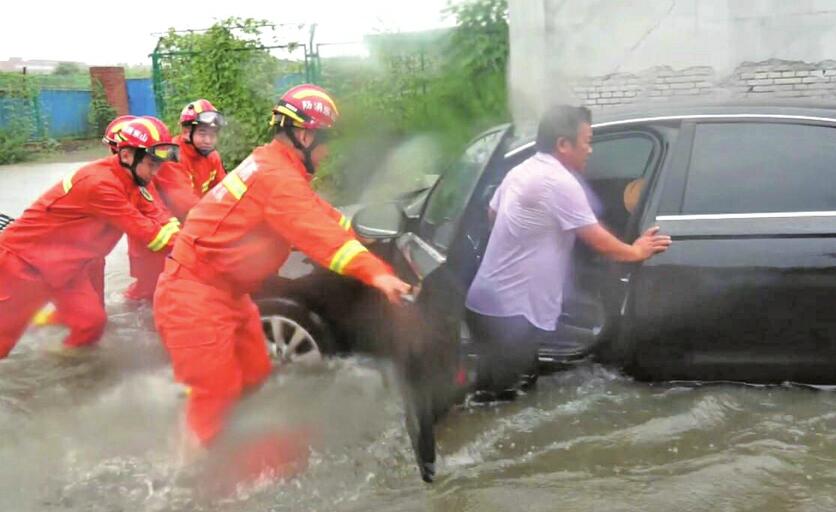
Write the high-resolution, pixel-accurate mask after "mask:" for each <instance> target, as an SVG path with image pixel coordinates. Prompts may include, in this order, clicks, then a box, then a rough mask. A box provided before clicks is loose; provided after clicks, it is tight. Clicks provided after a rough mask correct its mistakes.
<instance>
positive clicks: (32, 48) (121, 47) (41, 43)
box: [0, 0, 451, 65]
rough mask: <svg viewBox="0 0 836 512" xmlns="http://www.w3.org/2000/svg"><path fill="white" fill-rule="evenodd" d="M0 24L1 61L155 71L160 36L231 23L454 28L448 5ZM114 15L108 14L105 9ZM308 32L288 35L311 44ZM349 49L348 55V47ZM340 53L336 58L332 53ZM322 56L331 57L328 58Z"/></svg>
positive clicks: (303, 2) (279, 3)
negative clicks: (126, 66) (17, 59)
mask: <svg viewBox="0 0 836 512" xmlns="http://www.w3.org/2000/svg"><path fill="white" fill-rule="evenodd" d="M9 2H13V3H14V7H11V6H10V5H9V4H8V3H7V5H6V9H4V11H5V12H4V13H3V16H1V17H0V60H5V59H8V58H10V57H21V58H23V59H49V60H68V61H80V62H85V63H87V64H91V65H111V64H118V63H127V64H131V65H133V64H146V65H147V64H149V63H150V59H149V58H148V54H149V53H151V51H152V50H153V49H154V45H155V43H156V40H157V38H158V37H159V36H158V35H153V34H154V33H159V32H164V31H166V30H167V29H168V28H169V27H175V28H177V29H201V28H206V27H208V26H210V25H211V24H212V23H213V22H214V21H215V20H217V19H223V18H226V17H229V16H238V17H243V18H246V17H251V18H259V19H267V20H270V21H272V22H275V23H291V24H309V23H314V22H315V23H317V25H318V27H317V32H316V34H317V36H316V42H319V43H326V42H352V41H361V40H362V37H363V35H364V34H369V33H376V32H381V31H385V32H397V31H414V30H424V29H429V28H436V27H440V26H445V25H450V23H451V22H450V21H449V20H448V21H446V22H444V21H443V20H442V14H441V11H442V10H443V9H444V7H445V6H446V5H447V3H448V0H293V1H291V0H226V1H204V2H194V1H185V0H168V1H163V0H143V1H137V2H113V1H111V2H108V1H104V2H103V1H91V0H75V1H55V0H50V1H45V0H22V1H21V0H9ZM108 4H110V5H112V6H113V8H111V9H106V8H105V7H104V6H105V5H108ZM135 8H140V9H141V10H135ZM306 34H307V29H303V30H298V29H297V28H295V27H285V28H284V29H282V34H281V36H283V39H285V40H287V39H300V40H301V41H302V42H306V41H307V35H306ZM344 48H347V47H344ZM330 51H334V50H330ZM323 55H326V53H325V51H323Z"/></svg>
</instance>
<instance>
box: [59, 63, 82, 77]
mask: <svg viewBox="0 0 836 512" xmlns="http://www.w3.org/2000/svg"><path fill="white" fill-rule="evenodd" d="M86 72H87V70H86V69H85V68H84V67H83V66H81V65H80V64H76V63H75V62H59V63H58V65H57V66H55V69H53V70H52V74H53V75H82V74H85V73H86Z"/></svg>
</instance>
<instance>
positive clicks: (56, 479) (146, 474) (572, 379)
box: [0, 164, 836, 512]
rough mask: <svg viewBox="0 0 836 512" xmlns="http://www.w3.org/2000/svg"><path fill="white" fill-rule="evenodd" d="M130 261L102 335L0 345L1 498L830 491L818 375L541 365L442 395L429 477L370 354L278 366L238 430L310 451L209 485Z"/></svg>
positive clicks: (109, 500) (302, 501)
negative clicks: (497, 388)
mask: <svg viewBox="0 0 836 512" xmlns="http://www.w3.org/2000/svg"><path fill="white" fill-rule="evenodd" d="M74 167H75V165H73V164H40V165H35V166H17V167H5V168H0V211H5V212H7V213H10V214H13V215H17V214H19V213H20V211H21V210H22V209H23V207H24V206H26V204H28V203H29V202H31V200H32V199H34V198H35V196H36V195H37V194H38V193H39V192H40V191H41V190H43V189H44V188H45V187H46V186H47V185H48V184H50V183H51V182H52V181H53V180H55V179H58V178H60V177H61V176H62V175H63V174H64V173H65V172H67V171H69V170H71V169H72V168H74ZM126 261H127V258H126V255H125V249H124V246H123V245H120V246H119V248H118V249H117V250H116V251H115V252H114V254H113V255H111V257H110V258H109V259H108V270H107V303H108V313H109V318H110V322H109V326H108V329H107V331H106V334H105V336H104V339H103V340H102V343H101V347H100V348H99V349H98V350H96V351H95V352H93V353H91V354H88V355H85V356H84V357H81V358H77V359H66V358H61V357H57V356H55V355H53V354H52V353H50V352H49V351H48V348H49V347H50V346H54V345H56V344H58V343H59V342H60V339H61V337H62V334H63V331H62V329H61V328H59V327H49V328H40V329H30V330H29V331H28V332H27V333H26V334H25V336H24V337H23V339H22V340H21V342H20V343H19V344H18V346H17V347H16V348H15V350H14V351H13V353H12V355H11V356H10V357H9V358H7V359H6V360H3V361H0V510H3V511H7V510H8V511H29V510H45V511H50V510H56V511H59V510H66V511H82V510H83V511H118V510H124V511H168V510H172V511H192V510H207V511H208V510H212V511H214V510H221V511H265V510H276V511H284V510H288V511H290V510H293V511H296V510H321V511H331V510H346V511H368V510H391V511H396V510H397V511H404V510H406V511H411V510H416V511H418V510H432V511H436V510H437V511H448V510H453V511H505V510H514V511H518V510H532V511H541V510H542V511H552V510H567V511H625V512H626V511H637V512H638V511H642V512H644V511H670V510H677V511H681V512H686V511H687V512H691V511H693V512H697V511H712V512H714V511H749V510H752V511H758V512H772V511H803V512H806V511H830V510H834V509H836V469H835V468H836V465H834V462H835V461H836V412H834V409H836V407H835V406H836V395H834V394H833V393H832V392H830V391H826V390H825V391H822V390H809V389H800V388H793V387H743V386H719V385H713V386H704V387H694V386H687V387H686V386H675V385H658V386H649V385H646V384H640V383H634V382H632V381H631V380H629V379H628V378H625V377H624V376H622V375H619V374H618V373H616V372H614V371H612V370H609V369H605V368H602V367H599V366H594V365H590V366H585V367H581V368H577V369H575V370H572V371H568V372H565V373H561V374H558V375H554V376H552V377H548V378H545V379H541V381H540V383H539V384H538V387H537V389H536V391H535V392H533V393H531V394H529V395H528V396H525V397H523V398H522V399H520V400H519V401H517V402H516V403H513V404H509V405H506V406H503V407H490V406H488V407H474V408H469V409H460V410H457V411H454V412H453V413H452V414H451V415H450V417H448V418H447V419H446V421H445V422H444V424H443V425H442V426H441V428H440V435H439V438H440V456H441V461H440V464H439V473H440V477H439V479H438V481H437V482H436V483H435V484H433V485H432V486H427V485H425V484H423V483H421V482H420V480H419V478H418V476H417V472H416V470H415V468H414V465H413V463H412V459H411V453H410V451H409V449H408V440H407V439H406V436H405V434H404V430H403V428H402V426H401V421H402V420H401V414H402V413H401V408H400V404H399V401H398V395H397V393H396V390H395V389H394V387H393V386H392V385H391V379H390V378H388V375H389V373H390V372H389V371H388V370H387V368H386V367H385V365H382V363H379V362H376V361H372V360H368V359H364V358H350V359H346V360H339V361H333V362H330V363H329V364H327V365H325V366H323V367H321V368H317V369H303V368H291V369H283V370H279V371H277V372H276V373H275V374H274V375H273V377H272V378H271V379H270V381H269V382H268V383H267V384H266V385H265V387H264V388H262V389H261V390H260V391H259V392H258V393H257V394H254V395H253V396H251V397H250V398H249V399H248V400H247V401H246V402H245V403H244V404H243V405H242V407H241V408H240V409H239V410H238V411H237V414H236V415H235V418H234V421H233V425H232V430H233V431H235V432H239V433H241V435H246V434H247V433H248V432H253V431H257V430H258V428H259V427H265V426H267V427H269V428H280V429H286V430H287V431H294V432H295V431H300V430H301V431H305V432H308V433H311V434H312V436H313V437H315V438H316V439H317V441H316V443H315V445H314V448H313V451H312V453H311V458H310V461H309V467H308V469H307V470H306V471H305V472H303V473H302V474H301V475H299V476H297V477H294V478H290V479H286V480H277V479H270V478H264V479H261V480H260V481H254V482H253V481H251V482H248V483H246V484H242V485H238V486H237V487H235V486H233V487H229V486H225V487H224V488H223V490H222V491H219V489H218V486H216V485H214V484H215V483H216V482H214V481H213V479H212V477H211V475H213V474H214V473H212V472H211V471H208V470H207V468H212V467H214V468H217V467H222V468H223V466H224V464H223V461H217V460H214V461H213V460H212V459H211V458H209V459H208V460H207V459H197V460H196V461H195V460H193V461H191V462H190V463H187V462H185V461H184V458H183V457H184V454H183V451H182V450H181V449H180V447H181V445H182V443H181V437H180V431H181V430H180V421H181V418H180V413H181V408H182V405H183V400H184V398H183V395H182V392H181V390H180V389H179V388H178V387H177V386H176V385H174V384H173V382H172V379H171V373H170V369H169V366H168V364H167V361H166V357H165V354H164V352H163V350H162V349H161V347H160V344H159V341H158V338H157V335H156V333H155V332H154V331H153V322H152V320H151V313H150V310H149V309H148V308H147V307H137V306H134V305H131V304H127V303H125V302H124V301H123V300H122V299H121V295H120V292H121V290H122V289H124V287H125V286H126V285H127V283H128V281H129V279H128V277H127V263H126ZM221 473H223V472H221ZM207 475H209V476H207Z"/></svg>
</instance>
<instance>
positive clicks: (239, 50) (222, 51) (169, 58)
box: [157, 18, 301, 168]
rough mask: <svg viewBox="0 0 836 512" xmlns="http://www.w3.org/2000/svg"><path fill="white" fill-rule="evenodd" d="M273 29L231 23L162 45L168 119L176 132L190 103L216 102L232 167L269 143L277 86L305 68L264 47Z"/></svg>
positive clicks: (251, 22) (170, 36) (166, 39)
mask: <svg viewBox="0 0 836 512" xmlns="http://www.w3.org/2000/svg"><path fill="white" fill-rule="evenodd" d="M269 28H270V25H269V23H268V22H266V21H262V20H255V19H251V18H247V19H241V18H228V19H225V20H222V21H219V22H217V23H215V24H214V25H213V26H212V27H211V28H209V29H208V30H206V31H205V32H188V33H185V34H183V33H178V32H176V31H175V30H174V29H171V30H169V32H168V33H167V34H166V35H165V36H163V37H162V38H161V39H160V43H159V45H158V50H157V53H158V55H159V56H160V59H161V72H162V82H163V96H164V100H165V111H164V112H162V117H163V119H164V120H165V121H166V122H167V123H168V124H169V126H171V127H175V126H177V119H178V117H179V114H180V110H181V109H182V108H183V107H184V106H185V105H186V104H188V103H189V102H190V101H193V100H195V99H197V98H206V99H207V100H209V101H211V102H212V103H213V104H214V105H215V106H216V107H217V108H218V110H220V111H221V112H223V113H224V115H225V117H226V118H227V121H228V122H229V124H228V126H227V127H226V128H225V129H224V132H223V134H222V135H221V139H220V143H219V152H220V154H221V156H222V157H223V159H224V165H225V166H226V167H227V168H233V167H235V166H236V165H238V163H239V162H240V161H241V160H243V159H244V158H245V157H246V156H247V154H249V152H250V151H251V150H252V148H253V147H255V146H256V145H258V144H261V143H264V142H265V141H266V140H267V138H268V137H269V130H268V122H269V119H270V110H271V108H272V106H273V103H274V102H275V99H276V91H275V86H274V84H275V82H276V81H277V79H278V78H279V77H280V76H282V75H283V74H288V73H292V72H296V71H298V70H299V68H301V65H300V64H295V63H289V62H287V61H279V60H278V59H276V58H274V57H273V56H271V55H270V53H269V52H268V50H266V49H264V48H263V46H262V43H261V41H262V36H263V32H264V31H265V30H269Z"/></svg>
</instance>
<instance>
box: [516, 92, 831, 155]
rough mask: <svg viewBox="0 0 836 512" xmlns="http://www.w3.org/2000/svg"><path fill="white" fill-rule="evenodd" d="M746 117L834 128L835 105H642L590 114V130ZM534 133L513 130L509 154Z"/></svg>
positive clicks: (525, 127) (777, 102) (530, 128)
mask: <svg viewBox="0 0 836 512" xmlns="http://www.w3.org/2000/svg"><path fill="white" fill-rule="evenodd" d="M748 116H753V117H763V116H776V117H788V118H806V119H809V120H812V121H821V122H832V123H834V124H836V103H824V102H822V101H821V100H819V101H816V102H813V101H810V100H809V99H800V100H776V99H773V100H770V101H741V100H737V101H722V100H719V101H718V100H701V101H690V102H687V101H685V102H665V103H664V104H659V103H644V104H634V105H629V106H625V107H616V108H608V109H606V110H601V111H593V113H592V126H593V127H595V128H603V127H607V126H612V125H617V124H626V123H632V122H637V123H638V122H651V121H665V120H670V121H676V120H678V119H686V118H715V117H716V118H723V117H732V118H741V117H744V118H745V117H748ZM535 133H536V126H534V125H532V124H526V125H522V126H515V127H514V136H513V138H512V142H511V143H510V144H509V146H508V147H509V148H510V150H509V152H510V153H515V152H516V150H517V149H521V148H522V147H523V146H527V145H529V144H530V143H531V142H532V141H533V140H534V134H535Z"/></svg>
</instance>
